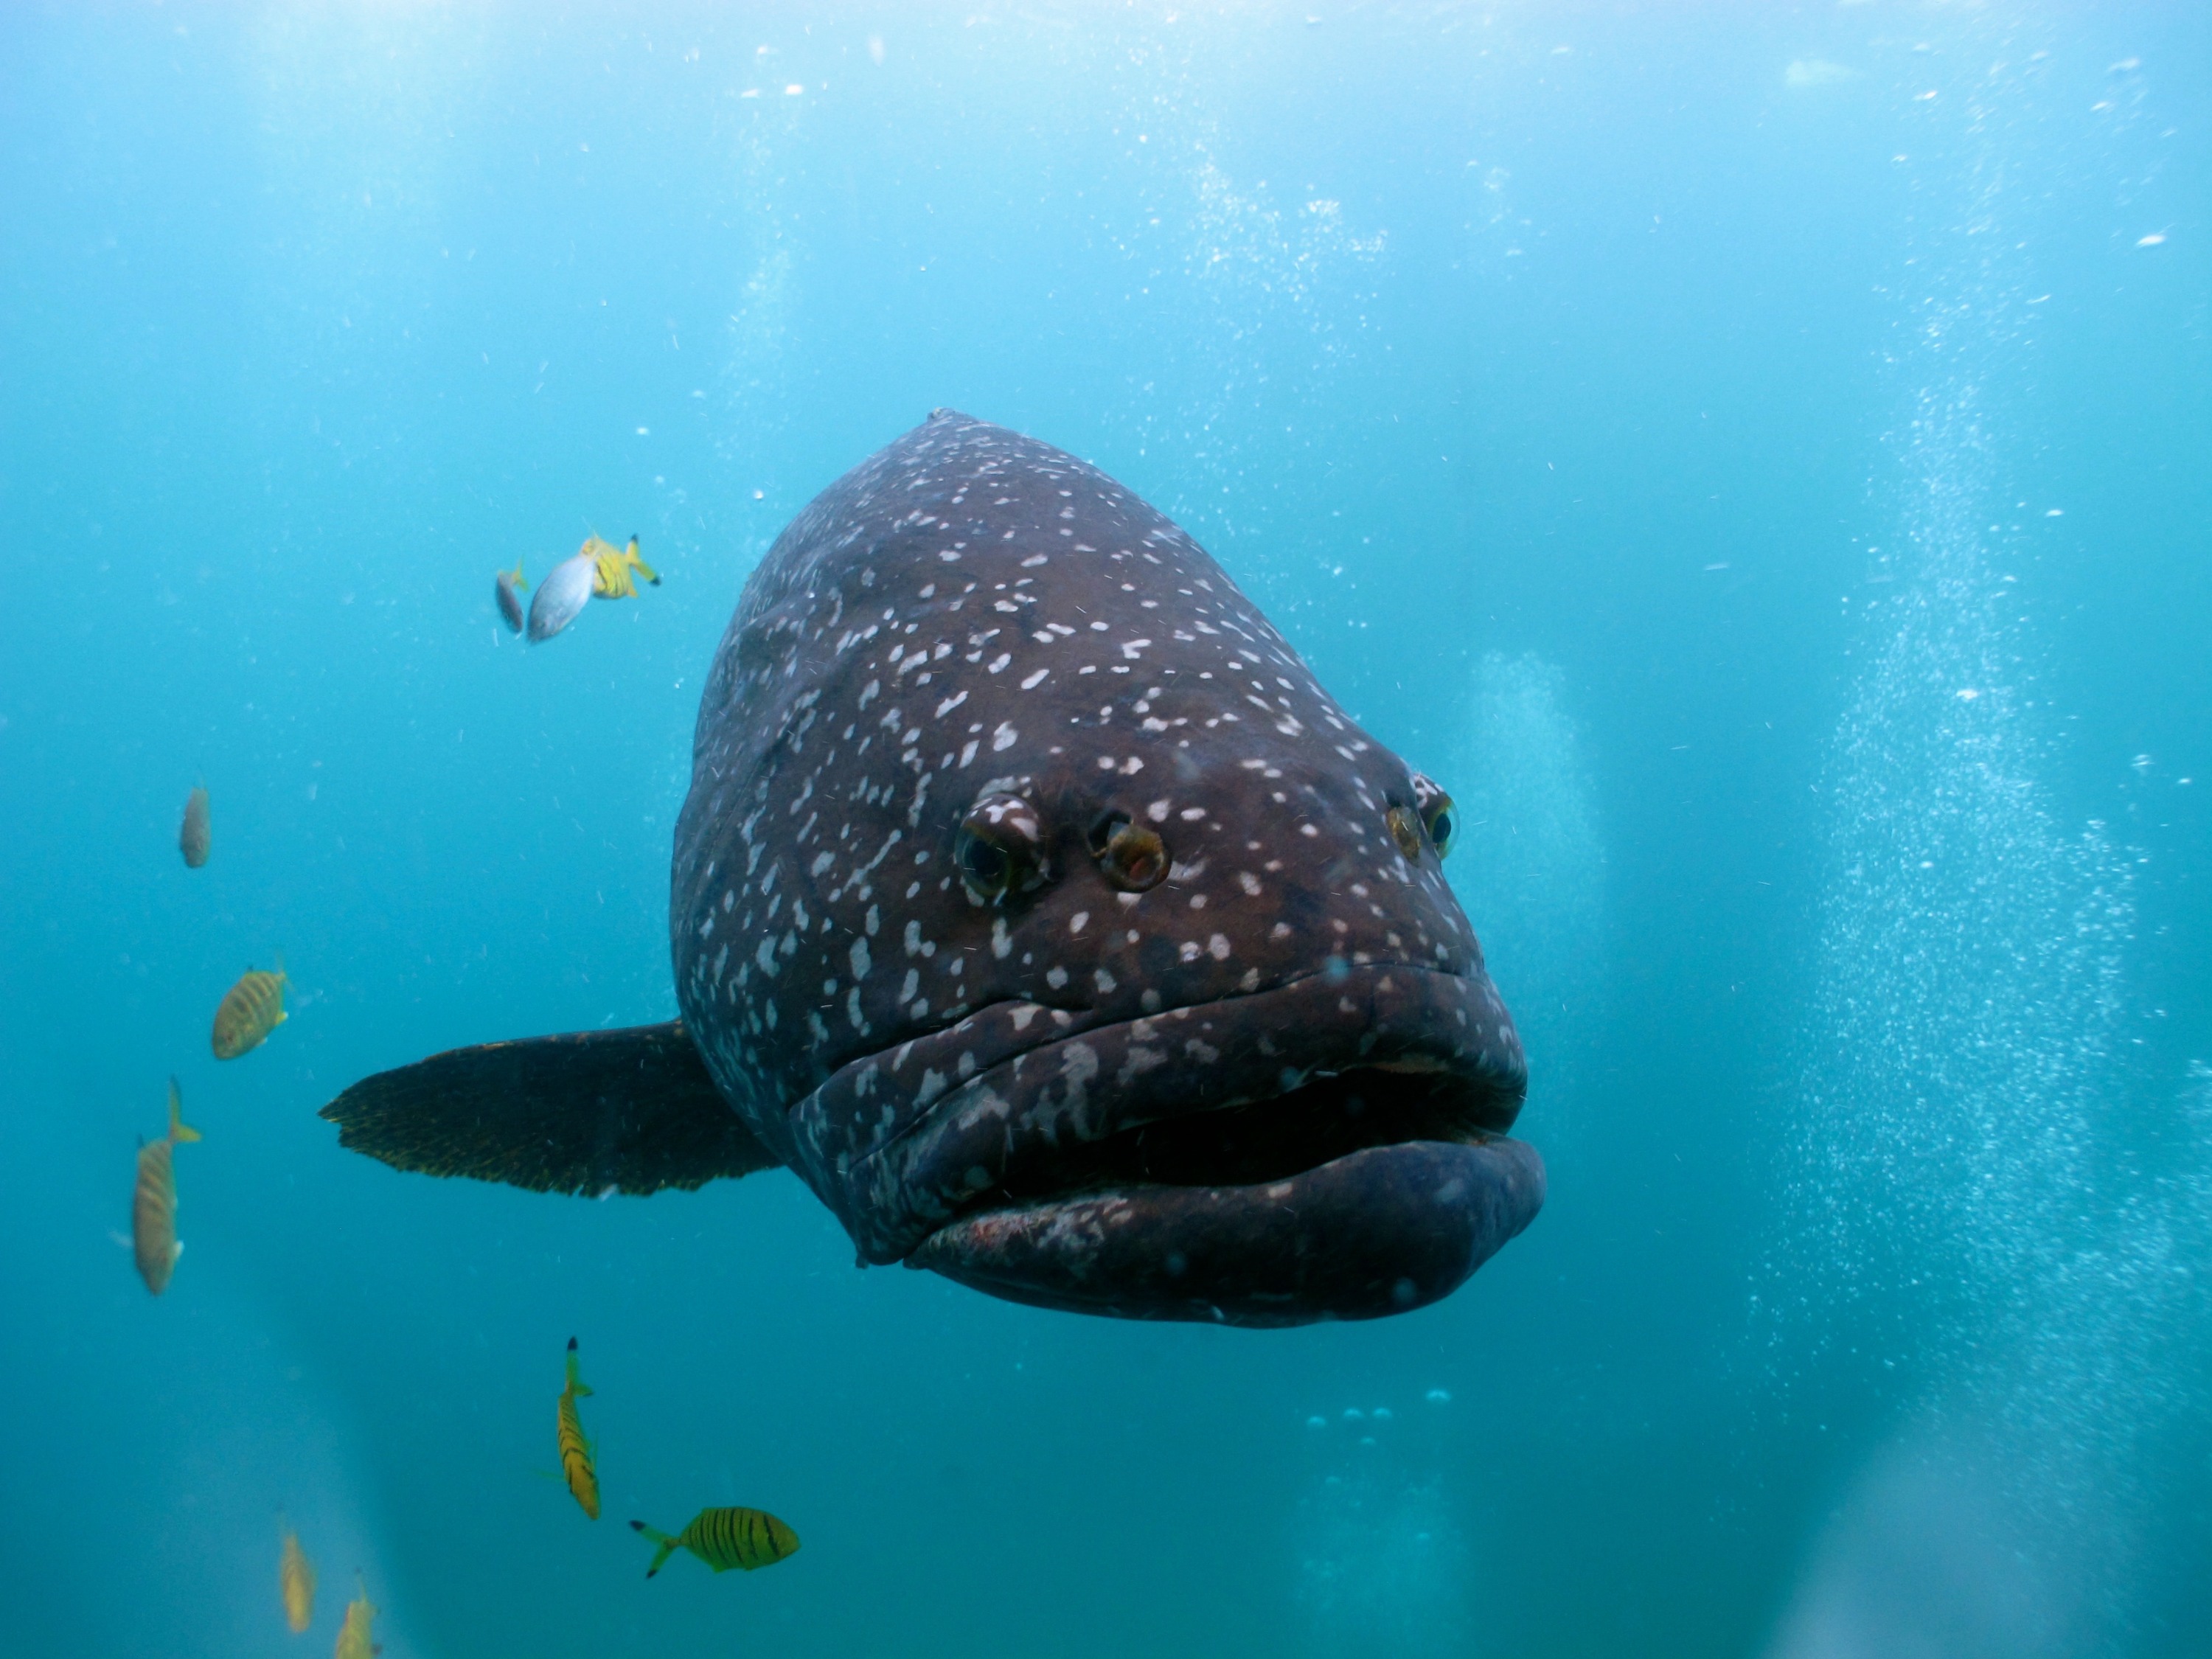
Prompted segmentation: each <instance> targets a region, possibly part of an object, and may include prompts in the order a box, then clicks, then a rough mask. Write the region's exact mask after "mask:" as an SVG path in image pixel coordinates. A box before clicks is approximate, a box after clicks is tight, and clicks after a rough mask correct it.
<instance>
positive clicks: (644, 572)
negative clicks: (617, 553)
mask: <svg viewBox="0 0 2212 1659" xmlns="http://www.w3.org/2000/svg"><path fill="white" fill-rule="evenodd" d="M623 558H625V559H627V560H629V562H630V563H632V564H634V565H635V566H636V567H637V574H639V575H641V576H642V577H644V578H645V579H646V580H647V581H649V582H651V583H652V584H653V586H655V587H658V586H660V573H659V571H657V570H655V569H654V568H653V567H652V566H651V565H649V564H647V562H645V561H644V560H643V559H641V558H639V557H638V556H637V538H636V537H635V536H632V537H631V538H629V546H628V547H626V548H624V549H623Z"/></svg>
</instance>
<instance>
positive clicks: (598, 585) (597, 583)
mask: <svg viewBox="0 0 2212 1659" xmlns="http://www.w3.org/2000/svg"><path fill="white" fill-rule="evenodd" d="M582 551H584V552H586V553H588V554H590V555H591V556H592V598H593V599H635V598H636V597H637V584H636V583H635V582H634V581H632V580H630V574H629V573H630V572H631V571H633V570H635V571H636V572H637V574H639V575H641V576H642V577H644V578H645V579H646V580H647V581H649V582H651V583H652V584H653V586H655V587H658V586H660V576H659V572H657V571H655V570H654V569H653V567H652V566H651V565H649V564H647V562H645V561H644V560H643V559H641V558H639V557H638V556H637V538H636V537H635V536H633V537H631V538H629V546H628V547H626V548H624V549H623V550H622V551H621V552H619V553H617V552H616V551H615V550H614V547H613V545H612V544H610V543H607V542H603V541H601V540H600V539H599V538H598V537H597V536H587V537H586V538H584V545H583V548H582Z"/></svg>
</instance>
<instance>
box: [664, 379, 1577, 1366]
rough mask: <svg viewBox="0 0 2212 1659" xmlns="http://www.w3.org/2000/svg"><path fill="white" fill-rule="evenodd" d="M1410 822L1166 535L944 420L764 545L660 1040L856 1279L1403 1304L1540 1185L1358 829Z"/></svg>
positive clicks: (1180, 542) (703, 725) (1065, 475)
mask: <svg viewBox="0 0 2212 1659" xmlns="http://www.w3.org/2000/svg"><path fill="white" fill-rule="evenodd" d="M1448 782H1449V781H1447V783H1448ZM994 793H997V794H1000V795H1012V796H1014V797H1017V798H1018V799H1019V800H1020V801H1022V802H1026V803H1027V804H1028V805H1029V806H1030V807H1031V808H1033V809H1034V816H1035V818H1036V822H1037V823H1039V824H1040V825H1041V826H1042V846H1041V857H1040V858H1039V860H1038V862H1037V867H1036V872H1035V875H1036V879H1035V881H1034V883H1033V884H1031V885H1030V886H1029V887H1028V889H1027V890H1023V891H1018V892H1013V893H1010V894H1008V895H1006V896H1004V897H1003V898H1001V899H1000V900H998V902H986V901H985V900H984V899H982V898H979V897H978V896H975V894H974V893H972V892H971V891H970V890H969V886H968V884H964V883H963V879H962V878H961V875H960V873H959V872H958V871H957V869H956V867H955V866H954V862H953V853H954V843H955V836H956V834H957V831H958V829H959V826H960V824H961V822H962V820H963V816H964V815H966V814H967V813H968V812H969V809H970V807H971V806H972V805H975V803H976V802H977V801H978V800H979V799H981V798H983V797H985V796H987V795H992V794H994ZM1416 804H1417V798H1416V789H1415V785H1414V781H1413V774H1411V773H1410V772H1409V771H1408V769H1407V766H1406V764H1405V763H1404V762H1403V761H1401V760H1400V759H1399V758H1398V757H1396V756H1395V755H1394V754H1392V753H1390V752H1389V750H1387V749H1384V748H1383V747H1382V746H1381V745H1380V744H1377V743H1376V742H1375V741H1374V739H1373V738H1370V737H1369V736H1368V735H1367V734H1366V733H1364V732H1362V731H1361V730H1359V728H1358V726H1355V725H1354V724H1353V723H1352V720H1350V719H1349V718H1348V717H1346V714H1344V712H1343V711H1342V710H1341V709H1340V708H1338V707H1337V705H1336V704H1335V702H1334V701H1333V700H1332V699H1331V698H1330V697H1329V696H1328V693H1327V692H1325V691H1324V690H1322V688H1321V686H1320V685H1319V684H1316V681H1315V679H1314V678H1313V675H1312V674H1311V672H1310V671H1309V670H1308V669H1307V667H1306V666H1305V665H1304V663H1303V662H1302V661H1301V660H1300V659H1299V658H1298V656H1297V653H1296V652H1294V651H1292V650H1291V647H1289V645H1287V644H1286V643H1285V641H1283V639H1282V637H1281V636H1280V635H1278V634H1277V633H1276V632H1275V630H1274V629H1273V628H1272V627H1270V626H1269V625H1268V623H1267V621H1266V619H1265V618H1264V617H1261V615H1260V614H1259V612H1258V611H1257V610H1256V609H1255V608H1254V606H1253V605H1251V603H1250V601H1249V600H1248V599H1245V598H1244V596H1243V594H1242V593H1240V592H1238V591H1237V587H1236V585H1235V584H1234V583H1233V582H1231V580H1229V578H1228V577H1227V575H1226V574H1224V572H1223V571H1222V569H1221V568H1220V567H1219V566H1218V565H1217V564H1216V563H1215V562H1213V561H1212V559H1211V558H1210V557H1208V556H1207V555H1206V553H1205V552H1204V551H1203V550H1200V548H1199V547H1198V545H1197V544H1195V543H1194V542H1193V541H1192V540H1191V539H1190V538H1189V537H1188V536H1187V535H1185V534H1184V533H1183V532H1182V531H1181V530H1179V529H1177V528H1176V526H1175V525H1173V524H1172V523H1170V521H1169V520H1167V519H1165V518H1164V517H1163V516H1162V515H1161V514H1160V513H1158V512H1156V511H1154V510H1153V509H1152V507H1148V506H1146V504H1145V503H1144V502H1143V501H1139V499H1138V498H1137V497H1135V496H1134V495H1131V494H1130V493H1129V492H1128V491H1127V490H1126V489H1122V488H1121V486H1120V485H1118V484H1116V483H1114V481H1113V480H1111V479H1110V478H1108V477H1105V476H1104V475H1103V473H1100V472H1099V471H1097V470H1096V469H1094V468H1092V467H1090V466H1088V465H1085V464H1084V463H1082V462H1080V461H1078V460H1076V459H1074V458H1073V457H1072V456H1069V455H1067V454H1065V453H1062V452H1060V451H1059V450H1056V449H1054V448H1051V447H1048V446H1047V445H1044V444H1042V443H1038V442H1036V441H1034V440H1031V439H1028V438H1024V437H1022V436H1020V435H1018V434H1015V433H1012V432H1010V431H1008V430H1006V428H1001V427H996V426H993V425H990V424H988V423H987V422H981V421H975V420H972V419H970V418H969V417H967V416H961V415H957V414H953V413H951V412H949V411H939V412H938V413H937V414H936V415H933V416H932V417H931V418H930V420H929V421H928V422H926V423H925V424H924V425H922V426H921V427H919V428H916V429H915V430H914V431H912V432H910V433H908V435H906V436H904V437H903V438H901V439H900V440H899V441H897V442H896V443H894V444H892V445H891V446H890V447H888V448H886V449H884V450H883V451H882V452H880V453H878V454H876V455H875V456H873V457H872V458H871V459H868V460H867V461H866V462H864V463H863V464H862V465H860V466H859V467H857V468H855V469H854V471H851V472H849V473H848V474H847V475H846V476H845V477H843V478H842V479H840V480H838V481H837V482H836V483H834V484H832V485H831V486H830V487H829V489H826V490H824V491H823V494H822V495H820V496H819V497H817V499H816V500H815V501H814V502H813V503H812V504H811V506H809V507H807V508H806V510H805V512H803V513H801V514H800V515H799V517H798V519H796V520H794V521H793V523H792V524H791V526H789V527H788V528H787V530H786V531H785V532H783V534H782V536H781V538H778V540H777V542H776V544H775V547H774V548H773V549H771V550H770V551H769V555H768V556H767V557H766V559H765V560H764V561H763V563H762V565H761V567H760V568H759V569H758V570H757V572H756V573H755V574H754V576H753V578H752V580H751V581H750V583H749V584H748V585H747V586H746V589H745V592H744V598H743V599H742V600H741V602H740V603H739V605H738V611H737V614H736V616H735V617H733V618H732V621H731V623H730V627H729V630H728V632H727V634H726V635H725V636H724V639H723V641H722V645H721V647H720V651H719V653H717V655H716V658H715V662H714V672H713V675H712V678H711V679H710V681H709V683H708V689H707V692H706V695H705V696H704V697H703V698H702V702H701V705H700V710H699V721H698V727H697V734H696V739H695V744H694V763H693V776H692V785H691V791H690V798H689V799H688V800H687V801H686V803H685V805H684V812H683V816H682V818H681V820H680V821H679V823H678V827H677V832H676V849H675V860H674V866H673V874H672V888H671V903H670V918H671V922H670V926H671V945H672V950H673V957H674V966H675V972H676V982H677V992H678V999H679V1001H680V1002H681V1005H682V1008H683V1013H684V1025H685V1027H686V1028H687V1029H688V1030H689V1031H690V1034H691V1036H692V1038H693V1040H694V1041H695V1042H696V1043H697V1044H698V1046H699V1048H700V1051H701V1053H702V1055H703V1056H704V1058H705V1060H706V1063H707V1066H708V1071H709V1072H710V1073H712V1075H713V1077H714V1081H715V1082H716V1083H717V1084H718V1085H720V1089H721V1091H722V1092H723V1094H724V1095H725V1096H726V1098H727V1099H728V1100H729V1101H730V1102H731V1103H732V1104H733V1105H734V1106H735V1107H736V1109H737V1110H738V1113H739V1114H740V1115H742V1116H743V1118H744V1121H745V1123H746V1124H747V1126H748V1127H750V1129H751V1130H752V1132H753V1133H755V1134H756V1135H757V1137H758V1138H759V1139H760V1140H761V1142H762V1143H763V1145H764V1146H766V1147H767V1148H768V1149H769V1151H770V1152H773V1153H774V1154H775V1156H776V1157H778V1158H781V1160H782V1161H784V1162H786V1163H787V1164H789V1165H790V1166H791V1167H792V1168H793V1170H796V1171H797V1172H798V1173H799V1176H801V1178H802V1179H804V1180H805V1182H807V1184H808V1185H809V1186H811V1188H813V1189H814V1191H815V1192H816V1193H817V1194H818V1195H819V1196H820V1197H821V1198H822V1200H823V1202H824V1203H826V1204H828V1205H829V1206H830V1208H831V1209H833V1210H834V1211H836V1213H837V1215H838V1217H839V1218H841V1219H842V1221H843V1222H844V1224H845V1225H846V1227H847V1229H848V1231H850V1233H851V1234H852V1236H853V1238H854V1243H856V1245H857V1246H858V1247H859V1249H860V1255H861V1257H862V1258H863V1260H865V1261H873V1262H890V1261H900V1260H905V1261H909V1262H911V1263H913V1264H915V1265H919V1266H925V1267H932V1268H934V1269H936V1270H937V1271H939V1272H941V1273H946V1274H948V1275H950V1276H951V1277H953V1278H956V1279H962V1280H963V1281H965V1282H967V1283H969V1284H973V1285H976V1286H978V1287H979V1288H981V1289H985V1290H987V1291H992V1292H993V1293H994V1294H998V1295H1001V1296H1006V1297H1012V1298H1014V1299H1017V1300H1022V1301H1029V1302H1035V1303H1040V1304H1047V1305H1052V1306H1060V1307H1069V1308H1077V1309H1082V1310H1090V1311H1096V1312H1102V1313H1112V1314H1121V1315H1128V1316H1149V1317H1170V1318H1200V1319H1215V1320H1220V1321H1223V1322H1230V1323H1244V1324H1287V1323H1297V1322H1304V1321H1307V1320H1312V1319H1316V1318H1327V1317H1360V1316H1369V1315H1374V1314H1382V1313H1389V1312H1394V1311H1397V1310H1402V1309H1405V1308H1408V1307H1413V1306H1418V1305H1420V1304H1424V1303H1427V1302H1430V1301H1433V1300H1435V1299H1436V1298H1437V1297H1441V1296H1443V1295H1445V1294H1446V1293H1448V1292H1449V1291H1451V1290H1452V1289H1453V1288H1455V1286H1456V1285H1458V1284H1460V1283H1461V1282H1462V1280H1463V1279H1466V1277H1467V1276H1468V1274H1469V1273H1472V1272H1473V1271H1474V1268H1475V1267H1478V1266H1480V1263H1481V1262H1482V1261H1484V1260H1485V1259H1486V1258H1487V1257H1488V1256H1489V1255H1491V1254H1492V1252H1493V1251H1494V1250H1496V1249H1498V1247H1499V1246H1500V1245H1501V1244H1503V1243H1504V1242H1505V1241H1506V1240H1507V1239H1508V1238H1510V1237H1512V1236H1513V1234H1515V1233H1516V1232H1518V1231H1520V1230H1521V1229H1522V1227H1524V1226H1525V1225H1527V1224H1528V1221H1529V1220H1530V1219H1531V1218H1533V1217H1534V1213H1535V1212H1536V1209H1537V1207H1538V1206H1540V1205H1541V1202H1542V1198H1543V1187H1544V1181H1543V1171H1542V1165H1541V1162H1540V1161H1539V1160H1538V1159H1537V1158H1536V1156H1535V1154H1534V1152H1533V1151H1532V1150H1531V1149H1529V1148H1528V1147H1527V1146H1525V1145H1524V1144H1522V1143H1521V1142H1518V1141H1514V1140H1510V1139H1505V1138H1504V1131H1505V1130H1506V1129H1508V1128H1509V1127H1510V1126H1511V1124H1512V1121H1513V1119H1514V1116H1515V1115H1516V1112H1517V1111H1518V1109H1519V1107H1520V1104H1521V1101H1522V1095H1523V1093H1524V1091H1525V1088H1526V1072H1525V1067H1524V1065H1523V1061H1522V1051H1521V1045H1520V1042H1519V1039H1518V1038H1517V1036H1516V1034H1515V1032H1514V1030H1513V1025H1512V1022H1511V1020H1510V1018H1509V1017H1508V1015H1507V1014H1506V1012H1505V1009H1504V1005H1503V1004H1502V1003H1501V1002H1500V1001H1499V1000H1498V994H1497V993H1496V991H1495V989H1494V988H1493V987H1492V985H1491V983H1490V980H1489V978H1488V976H1487V975H1486V973H1485V972H1484V970H1483V964H1482V954H1481V951H1480V947H1479V946H1478V945H1477V943H1476V940H1475V936H1474V930H1473V928H1471V927H1469V926H1468V921H1467V920H1466V918H1465V916H1464V915H1462V913H1461V911H1460V908H1459V906H1458V904H1457V902H1455V899H1454V898H1453V896H1452V894H1451V892H1450V890H1449V888H1448V887H1447V886H1446V884H1445V882H1444V879H1443V872H1442V869H1441V866H1440V865H1439V862H1438V858H1437V853H1436V850H1435V848H1433V847H1432V846H1431V845H1429V844H1428V843H1427V842H1426V841H1425V839H1419V838H1417V839H1416V840H1415V841H1414V842H1413V854H1414V855H1413V856H1411V857H1409V856H1408V855H1407V850H1406V849H1405V847H1404V846H1403V845H1402V844H1401V842H1400V841H1399V840H1397V839H1395V838H1394V834H1393V831H1392V829H1391V826H1390V824H1389V821H1388V814H1389V812H1390V811H1391V809H1392V808H1394V807H1396V808H1405V809H1412V808H1414V807H1415V806H1416ZM1115 812H1118V813H1120V814H1122V815H1124V816H1126V817H1127V818H1128V819H1129V820H1130V821H1131V822H1132V823H1136V824H1139V825H1146V826H1150V827H1151V828H1152V829H1155V830H1156V831H1157V833H1158V835H1159V836H1161V837H1162V838H1163V839H1164V841H1165V842H1166V846H1167V849H1168V853H1169V854H1170V858H1171V860H1172V864H1171V867H1170V871H1169V873H1168V875H1167V878H1166V879H1165V880H1164V881H1163V882H1161V883H1160V884H1158V885H1157V886H1154V887H1152V888H1151V889H1150V890H1146V891H1141V892H1131V891H1125V890H1117V889H1116V887H1115V886H1114V885H1112V884H1109V880H1108V879H1107V878H1106V874H1105V872H1104V870H1103V866H1102V864H1101V862H1100V860H1099V859H1098V858H1097V856H1095V855H1094V853H1093V850H1092V848H1093V846H1094V844H1095V842H1094V839H1093V826H1095V825H1097V824H1098V823H1099V822H1100V820H1101V819H1102V817H1104V816H1105V815H1107V814H1109V813H1115Z"/></svg>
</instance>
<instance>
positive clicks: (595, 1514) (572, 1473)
mask: <svg viewBox="0 0 2212 1659" xmlns="http://www.w3.org/2000/svg"><path fill="white" fill-rule="evenodd" d="M589 1393H591V1389H588V1388H586V1386H585V1384H584V1379H583V1378H582V1377H581V1376H578V1375H577V1373H576V1339H575V1338H574V1337H573V1336H572V1337H570V1338H569V1339H568V1387H566V1388H565V1389H562V1390H561V1407H560V1418H559V1424H558V1427H557V1429H556V1432H557V1434H558V1435H559V1437H560V1441H561V1473H562V1474H564V1475H566V1476H568V1490H569V1491H570V1492H574V1494H575V1497H576V1501H577V1503H579V1504H582V1505H583V1509H584V1513H585V1514H586V1515H588V1516H591V1517H592V1520H594V1521H596V1520H598V1519H599V1474H598V1472H597V1471H596V1470H594V1469H593V1468H592V1443H591V1442H590V1441H588V1440H586V1439H585V1438H584V1425H583V1422H582V1419H580V1418H579V1417H578V1416H577V1415H576V1401H577V1400H578V1399H579V1398H580V1397H581V1396H582V1395H587V1394H589Z"/></svg>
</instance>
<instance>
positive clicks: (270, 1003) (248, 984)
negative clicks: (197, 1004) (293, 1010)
mask: <svg viewBox="0 0 2212 1659" xmlns="http://www.w3.org/2000/svg"><path fill="white" fill-rule="evenodd" d="M290 982H291V981H289V979H287V978H286V977H285V975H284V958H283V957H277V958H276V972H275V973H273V974H270V973H264V972H263V971H262V970H261V969H258V968H249V969H246V971H245V972H244V973H242V974H240V975H239V976H238V983H237V984H235V985H234V986H232V987H230V989H228V991H226V992H224V993H223V994H222V1005H221V1006H219V1007H217V1008H216V1011H215V1036H214V1038H213V1041H214V1044H215V1057H216V1059H217V1060H236V1059H237V1058H238V1057H239V1056H240V1054H246V1053H249V1052H251V1051H252V1050H253V1049H255V1048H259V1047H260V1046H261V1045H262V1044H263V1043H264V1042H267V1041H268V1039H269V1034H270V1032H271V1031H273V1030H276V1028H277V1027H278V1026H279V1025H282V1024H283V1023H284V1022H285V1020H286V1019H287V1018H289V1016H288V1015H287V1014H286V1013H285V1012H284V987H285V986H287V985H288V984H289V983H290Z"/></svg>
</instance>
